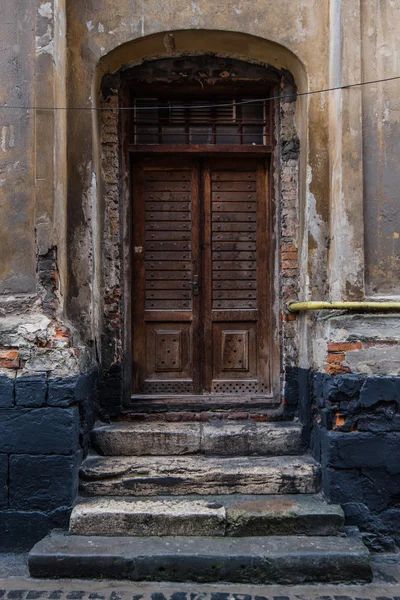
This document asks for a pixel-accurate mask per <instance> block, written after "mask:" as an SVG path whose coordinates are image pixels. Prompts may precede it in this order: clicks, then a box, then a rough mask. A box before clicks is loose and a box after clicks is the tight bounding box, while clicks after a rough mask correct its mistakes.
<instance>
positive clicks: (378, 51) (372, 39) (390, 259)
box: [362, 0, 400, 295]
mask: <svg viewBox="0 0 400 600" xmlns="http://www.w3.org/2000/svg"><path fill="white" fill-rule="evenodd" d="M399 20H400V4H399V3H398V2H394V1H391V0H385V1H384V2H376V1H375V0H363V3H362V57H363V60H362V66H363V79H364V80H366V81H371V80H375V79H380V78H383V77H396V76H398V75H399V74H400V42H399V31H398V23H399ZM363 132H364V145H363V147H364V198H365V232H366V236H365V238H366V239H365V241H366V244H365V249H366V276H367V291H368V292H369V293H370V294H377V295H391V294H399V293H400V202H399V181H400V165H399V160H398V156H399V151H400V80H397V81H392V82H386V83H380V84H376V85H371V86H366V87H365V88H364V89H363Z"/></svg>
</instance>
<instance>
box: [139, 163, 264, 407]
mask: <svg viewBox="0 0 400 600" xmlns="http://www.w3.org/2000/svg"><path fill="white" fill-rule="evenodd" d="M267 168H268V163H267V161H266V160H265V159H264V158H263V159H258V158H256V159H253V158H241V157H235V158H224V159H221V158H212V159H210V158H207V159H200V158H193V157H188V158H174V159H171V158H148V159H146V158H142V159H134V161H133V166H132V174H133V286H132V293H133V363H134V364H133V393H134V394H149V395H153V394H161V395H175V394H176V395H181V394H216V395H217V394H231V395H237V394H240V395H242V394H244V395H246V394H247V395H254V394H261V395H267V396H268V395H270V393H271V370H272V365H271V341H272V340H271V305H272V297H271V295H272V294H271V289H272V285H271V274H270V263H271V261H270V257H271V255H270V252H271V243H270V237H271V236H270V233H269V229H270V227H269V223H270V221H271V219H270V215H269V201H268V198H269V193H268V170H267Z"/></svg>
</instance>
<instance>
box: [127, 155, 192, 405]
mask: <svg viewBox="0 0 400 600" xmlns="http://www.w3.org/2000/svg"><path fill="white" fill-rule="evenodd" d="M198 192H199V166H198V163H196V162H195V161H192V160H181V159H180V160H169V159H166V160H163V159H154V160H153V159H148V160H146V159H144V160H142V161H139V162H138V163H136V164H135V165H134V168H133V197H134V207H133V267H134V268H133V273H134V281H133V290H134V297H133V307H134V309H133V324H134V331H133V361H134V365H133V381H134V384H133V392H134V393H142V394H143V393H144V394H191V393H198V392H199V389H200V355H199V307H200V303H199V300H200V297H199V294H198V287H197V285H196V281H198V277H199V272H200V271H199V270H200V255H199V233H200V227H199V214H200V213H199V195H198Z"/></svg>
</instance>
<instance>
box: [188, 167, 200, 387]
mask: <svg viewBox="0 0 400 600" xmlns="http://www.w3.org/2000/svg"><path fill="white" fill-rule="evenodd" d="M191 180H192V271H191V281H192V282H193V281H196V278H197V281H198V286H197V289H195V288H194V286H193V285H192V286H191V289H192V317H193V321H192V348H191V355H192V361H191V362H192V377H193V390H194V393H195V394H200V393H201V386H202V382H201V379H202V374H201V363H202V343H201V320H200V306H201V298H202V294H203V281H202V264H201V262H202V257H201V240H200V235H201V225H200V224H201V198H200V162H199V161H198V160H196V161H193V166H192V172H191Z"/></svg>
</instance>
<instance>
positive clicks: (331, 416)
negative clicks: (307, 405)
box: [311, 373, 400, 551]
mask: <svg viewBox="0 0 400 600" xmlns="http://www.w3.org/2000/svg"><path fill="white" fill-rule="evenodd" d="M312 379H313V397H314V411H313V412H314V419H313V421H314V424H313V431H312V441H311V445H312V449H313V453H314V456H315V458H316V459H317V460H318V461H320V462H321V465H322V486H323V492H324V495H325V497H326V498H327V500H328V501H330V502H332V503H339V504H341V505H342V506H343V508H344V511H345V515H346V524H348V525H356V526H357V527H359V528H360V530H361V532H362V535H363V538H364V541H365V543H366V544H367V545H368V546H369V548H370V549H371V550H374V551H394V550H396V549H398V548H399V547H400V459H399V457H400V377H361V376H358V375H336V376H332V375H327V374H324V373H314V374H312Z"/></svg>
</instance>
